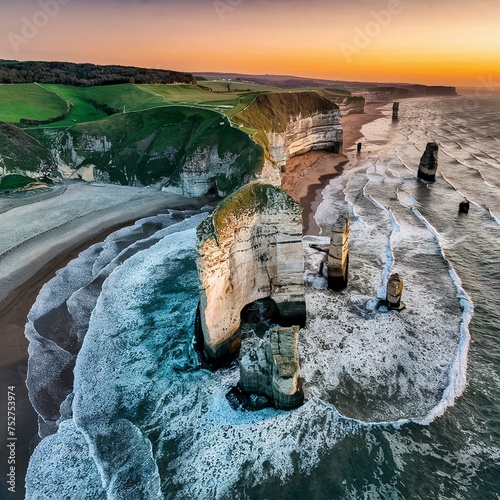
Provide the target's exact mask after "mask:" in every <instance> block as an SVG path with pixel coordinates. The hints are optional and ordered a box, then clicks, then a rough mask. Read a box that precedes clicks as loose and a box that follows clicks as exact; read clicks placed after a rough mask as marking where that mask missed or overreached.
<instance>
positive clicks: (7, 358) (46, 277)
mask: <svg viewBox="0 0 500 500" xmlns="http://www.w3.org/2000/svg"><path fill="white" fill-rule="evenodd" d="M59 194H60V193H59V192H58V193H57V194H53V196H52V197H54V198H59V196H58V195H59ZM49 198H51V196H50V195H48V194H45V195H43V196H42V197H40V201H42V200H43V201H45V200H47V199H49ZM213 201H214V198H213V197H200V198H185V197H181V196H176V195H170V194H165V193H161V192H158V193H154V194H153V196H151V197H150V198H148V197H147V196H146V197H145V198H144V199H135V200H132V201H131V202H130V203H122V204H118V205H116V206H114V207H110V208H109V209H106V210H101V211H100V213H99V211H98V213H97V215H98V216H96V213H89V214H87V215H85V216H82V217H79V218H76V219H73V220H69V221H68V222H67V224H64V225H63V227H55V228H53V229H51V230H50V231H47V232H46V233H45V234H41V235H38V236H37V237H35V238H33V239H32V240H29V241H26V242H24V243H23V244H22V245H20V246H18V247H16V248H14V249H13V250H12V251H10V250H8V251H7V252H5V253H4V256H3V258H2V260H3V262H2V264H4V266H3V267H4V268H7V270H8V271H9V270H10V269H11V268H10V267H9V265H8V263H7V265H5V261H6V260H11V261H12V262H13V264H12V266H13V270H12V272H7V273H2V276H1V277H2V282H1V288H0V317H1V318H2V324H1V326H0V346H1V353H2V354H1V355H0V380H1V382H2V386H3V387H4V388H6V387H12V386H14V387H15V395H16V424H17V425H16V437H17V441H16V445H17V448H16V453H17V456H16V471H17V477H18V479H19V480H18V484H17V490H16V491H17V492H18V493H23V492H24V476H25V474H26V470H27V466H28V461H29V458H30V456H31V453H32V451H33V450H32V448H33V445H34V444H36V443H37V436H38V415H37V414H36V412H35V410H34V409H33V407H32V406H31V402H30V401H29V397H28V390H27V387H26V383H25V382H26V375H27V363H28V346H29V343H28V340H27V339H26V337H25V336H24V327H25V324H26V319H27V316H28V313H29V311H30V309H31V307H32V306H33V304H34V302H35V300H36V298H37V296H38V294H39V292H40V290H41V288H42V287H43V286H44V285H45V283H47V282H48V281H50V280H51V279H52V278H53V277H54V276H55V275H56V272H57V271H58V270H59V269H61V268H63V267H65V266H66V265H67V264H68V263H69V262H70V261H71V260H73V259H74V258H76V257H77V256H78V254H79V253H81V252H82V251H83V250H85V249H87V248H88V247H90V246H91V245H93V244H95V243H99V242H101V241H103V240H104V239H105V238H106V237H107V236H109V235H110V234H112V233H114V232H115V231H117V230H119V229H121V228H123V227H127V226H131V225H133V224H134V223H135V222H136V221H137V220H139V219H142V218H145V217H149V216H153V215H157V214H159V213H166V212H167V211H168V210H195V209H200V208H202V207H203V206H206V205H208V204H210V203H213ZM36 202H37V201H35V200H33V201H32V200H31V199H30V201H29V202H28V205H34V204H36ZM129 205H130V206H129ZM12 208H13V209H15V208H17V206H16V207H12ZM7 211H11V210H10V209H9V210H7ZM45 244H46V245H47V247H44V250H43V251H41V250H39V249H40V247H43V245H45ZM24 247H27V248H24ZM20 254H21V256H22V255H23V254H27V255H28V257H29V259H28V262H26V263H25V264H24V265H22V266H19V264H18V263H19V261H20V260H22V259H20V258H19V255H20ZM16 265H17V268H15V267H16ZM4 276H6V279H4ZM0 403H1V404H4V407H5V408H6V407H7V392H6V391H2V393H1V394H0ZM4 420H5V422H4ZM0 425H1V426H2V433H3V432H4V431H5V430H6V429H7V421H6V415H4V414H2V416H1V417H0ZM2 436H3V434H2ZM0 456H1V457H2V465H1V466H0V472H1V473H4V472H5V474H6V473H7V470H6V467H7V465H6V464H7V455H6V451H2V453H1V454H0ZM4 469H5V470H4ZM21 478H22V479H21ZM2 489H3V485H2V488H0V491H2ZM20 498H21V497H20Z"/></svg>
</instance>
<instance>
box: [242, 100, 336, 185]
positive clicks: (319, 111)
mask: <svg viewBox="0 0 500 500" xmlns="http://www.w3.org/2000/svg"><path fill="white" fill-rule="evenodd" d="M233 121H235V122H236V123H239V124H240V125H243V126H245V127H248V128H250V129H253V130H255V133H254V135H253V138H254V140H255V141H256V142H257V143H259V144H260V145H261V146H262V147H263V148H264V151H265V152H266V164H265V165H264V169H263V179H264V181H266V182H272V183H273V184H277V185H280V179H279V171H280V169H281V168H283V167H284V166H285V165H286V162H287V161H288V159H289V158H291V157H292V156H297V155H300V154H303V153H307V152H308V151H312V150H318V149H322V150H330V151H333V152H335V153H340V152H341V151H342V137H343V131H342V119H341V113H340V109H339V107H338V106H337V105H336V104H334V103H333V102H332V101H330V100H329V99H326V98H325V97H323V96H321V95H320V94H319V93H317V92H312V91H311V92H272V93H263V94H259V95H258V96H257V97H256V98H255V99H254V101H253V102H252V103H251V104H250V105H249V106H248V107H247V108H245V109H244V110H243V111H242V112H240V113H238V114H237V115H235V116H234V117H233Z"/></svg>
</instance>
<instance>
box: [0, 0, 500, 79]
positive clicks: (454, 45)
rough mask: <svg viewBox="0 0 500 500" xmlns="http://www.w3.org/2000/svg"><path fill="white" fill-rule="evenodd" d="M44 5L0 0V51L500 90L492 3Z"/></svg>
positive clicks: (23, 56)
mask: <svg viewBox="0 0 500 500" xmlns="http://www.w3.org/2000/svg"><path fill="white" fill-rule="evenodd" d="M52 1H53V2H60V3H61V5H60V6H59V9H58V11H57V13H56V14H54V15H53V16H49V15H48V14H46V15H45V16H46V18H47V19H46V20H47V22H46V23H45V24H44V23H43V22H42V21H44V18H43V14H44V12H43V11H40V9H41V8H40V5H41V2H36V3H33V2H32V1H30V0H19V1H18V2H16V3H15V4H14V3H13V4H12V5H8V6H4V7H2V9H3V10H5V11H7V12H6V13H7V15H5V16H2V18H1V19H0V32H1V33H5V34H7V35H6V36H2V37H0V57H1V58H4V59H19V60H29V59H31V60H66V61H74V62H92V63H97V64H123V65H134V66H147V67H151V68H165V69H173V70H178V71H188V72H191V71H200V72H201V71H210V72H233V73H249V74H285V75H296V76H304V77H316V78H325V79H332V80H358V81H379V82H411V83H427V84H434V85H439V84H441V85H455V86H470V85H472V86H474V85H477V84H478V81H480V80H481V79H483V80H488V81H490V82H492V84H493V85H494V86H500V64H499V63H498V49H499V47H500V30H498V29H497V21H496V20H497V19H498V18H500V3H499V2H495V1H494V0H478V1H477V2H475V3H474V5H471V4H470V3H466V2H464V1H463V0H457V1H455V2H449V1H448V0H436V1H435V2H430V1H427V0H387V1H383V0H381V1H368V0H364V1H362V0H358V1H354V2H347V1H344V0H342V1H339V2H335V4H334V5H332V3H331V2H327V1H326V0H302V1H297V2H293V3H287V2H284V1H280V0H278V1H275V2H268V1H259V0H253V1H252V0H243V1H242V2H240V4H239V5H237V3H238V2H234V1H232V2H228V1H227V0H221V1H220V2H218V3H217V2H211V1H208V2H207V1H200V0H189V1H185V2H179V1H170V2H166V1H158V0H150V1H148V2H144V1H142V2H141V1H139V0H125V1H124V2H120V3H119V2H118V0H108V1H101V2H94V1H93V0H92V1H91V2H84V1H83V0H72V1H71V2H70V3H67V2H66V0H65V1H64V2H62V0H52ZM89 5H90V6H91V8H89ZM217 5H219V9H217V8H216V6H217ZM221 5H222V6H223V5H225V6H226V7H225V9H224V8H222V7H221ZM221 9H222V10H221ZM40 12H41V14H40ZM37 16H38V17H37ZM35 21H38V25H39V26H38V27H37V26H35V27H34V30H32V32H36V33H35V34H34V35H33V33H32V32H30V33H28V34H29V35H30V36H29V37H28V36H25V35H27V31H26V30H27V28H26V23H30V22H31V23H32V24H36V23H35ZM32 35H33V36H32Z"/></svg>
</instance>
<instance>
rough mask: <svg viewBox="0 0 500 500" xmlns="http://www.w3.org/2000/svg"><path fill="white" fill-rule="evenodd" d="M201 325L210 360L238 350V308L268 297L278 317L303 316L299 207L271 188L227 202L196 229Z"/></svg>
mask: <svg viewBox="0 0 500 500" xmlns="http://www.w3.org/2000/svg"><path fill="white" fill-rule="evenodd" d="M198 238H199V241H200V244H199V254H200V257H199V259H198V276H199V286H200V323H201V325H200V326H201V330H202V332H203V343H204V349H205V354H206V355H207V357H208V358H209V359H211V360H213V361H216V360H218V359H220V358H224V357H226V356H231V355H234V354H235V353H237V352H238V349H239V347H240V342H241V340H240V332H239V329H240V321H241V319H240V318H241V311H242V309H243V308H244V307H245V306H246V305H248V304H251V303H252V302H255V301H257V300H260V299H263V298H266V297H270V298H271V299H272V300H273V301H274V303H275V304H276V308H277V310H278V312H279V314H280V315H281V317H282V318H285V319H290V320H292V319H294V318H297V317H302V318H303V317H304V316H305V299H304V284H303V272H304V255H303V248H302V220H301V213H300V206H299V205H298V204H297V203H296V202H295V201H293V200H292V199H291V198H290V197H289V196H288V195H287V194H286V193H285V192H283V191H281V190H280V189H279V188H276V187H274V186H272V185H269V184H262V183H258V182H255V183H251V184H248V185H246V186H244V187H243V188H241V189H239V190H238V191H236V192H235V193H233V194H232V195H231V196H229V197H228V198H226V199H225V200H224V201H223V202H222V203H221V204H220V205H219V206H218V207H217V209H216V211H215V212H214V214H213V215H212V217H209V218H208V219H206V220H205V221H204V222H203V223H202V224H201V225H200V227H199V228H198Z"/></svg>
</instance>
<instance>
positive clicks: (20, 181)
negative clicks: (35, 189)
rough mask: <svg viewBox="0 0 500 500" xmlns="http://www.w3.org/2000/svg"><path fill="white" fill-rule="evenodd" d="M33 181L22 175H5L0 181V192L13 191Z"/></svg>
mask: <svg viewBox="0 0 500 500" xmlns="http://www.w3.org/2000/svg"><path fill="white" fill-rule="evenodd" d="M35 180H36V179H32V178H31V177H26V176H24V175H16V174H13V175H5V176H4V177H2V178H1V179H0V191H15V190H16V189H21V188H23V187H24V186H27V185H28V184H31V183H32V182H34V181H35Z"/></svg>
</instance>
